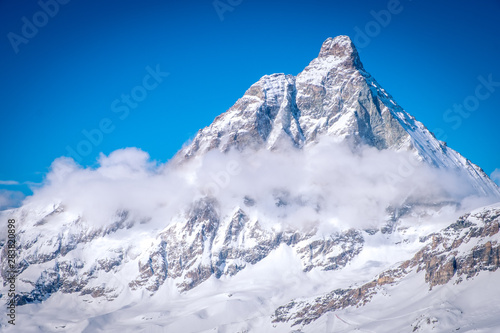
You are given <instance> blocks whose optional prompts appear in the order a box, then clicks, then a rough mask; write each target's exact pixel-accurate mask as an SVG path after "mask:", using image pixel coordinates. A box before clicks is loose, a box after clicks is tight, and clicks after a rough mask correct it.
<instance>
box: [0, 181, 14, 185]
mask: <svg viewBox="0 0 500 333" xmlns="http://www.w3.org/2000/svg"><path fill="white" fill-rule="evenodd" d="M0 185H19V182H18V181H15V180H0Z"/></svg>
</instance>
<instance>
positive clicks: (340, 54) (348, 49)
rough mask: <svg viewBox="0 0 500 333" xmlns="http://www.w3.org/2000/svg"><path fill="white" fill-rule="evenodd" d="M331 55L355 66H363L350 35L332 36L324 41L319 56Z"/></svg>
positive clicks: (328, 56) (327, 56)
mask: <svg viewBox="0 0 500 333" xmlns="http://www.w3.org/2000/svg"><path fill="white" fill-rule="evenodd" d="M330 57H333V58H335V59H336V60H338V61H344V62H347V64H348V65H351V66H353V67H362V65H361V61H360V59H359V55H358V51H357V50H356V47H355V46H354V44H353V43H352V41H351V39H350V38H349V36H337V37H335V38H331V37H330V38H328V39H327V40H325V41H324V42H323V45H321V50H320V52H319V55H318V58H330Z"/></svg>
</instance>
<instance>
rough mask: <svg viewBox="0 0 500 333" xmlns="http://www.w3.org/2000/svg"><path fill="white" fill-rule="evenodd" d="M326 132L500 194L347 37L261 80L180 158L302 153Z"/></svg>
mask: <svg viewBox="0 0 500 333" xmlns="http://www.w3.org/2000/svg"><path fill="white" fill-rule="evenodd" d="M323 135H325V136H331V137H334V138H336V139H338V140H347V141H349V142H353V143H354V144H366V145H369V146H373V147H376V148H377V149H392V150H409V151H412V152H414V153H415V154H416V155H417V156H418V158H419V159H420V160H422V161H424V162H426V163H428V164H430V165H432V166H435V167H438V168H445V169H449V170H455V171H457V170H458V171H459V172H462V173H463V174H464V175H465V176H466V178H467V179H468V180H469V182H470V183H471V185H472V186H473V187H474V188H475V189H476V190H477V191H478V193H481V194H483V195H496V196H498V197H500V190H499V189H498V186H496V184H495V183H493V182H492V181H491V180H490V179H489V178H488V176H487V175H486V174H485V173H484V172H483V170H482V169H481V168H479V167H478V166H477V165H474V164H472V163H471V162H470V161H469V160H467V159H465V158H464V157H463V156H461V155H460V154H459V153H457V152H456V151H454V150H453V149H450V148H448V147H447V146H446V144H445V143H442V142H440V141H438V140H437V139H436V138H435V137H434V135H433V134H432V133H430V132H429V131H428V130H427V128H425V126H424V125H423V124H422V123H420V122H419V121H417V120H416V119H415V118H414V117H413V116H411V115H410V114H408V113H407V112H406V111H405V110H404V109H403V108H402V107H401V106H399V105H398V104H397V103H396V102H395V101H394V98H393V97H392V96H391V95H390V94H388V93H387V92H386V91H385V90H384V88H382V87H381V86H380V85H379V84H378V83H377V81H376V80H375V79H374V78H373V77H372V76H371V75H370V74H369V73H368V72H367V71H365V69H364V67H363V65H362V63H361V60H360V59H359V55H358V52H357V50H356V48H355V46H354V45H353V43H352V42H351V40H350V39H349V37H347V36H338V37H336V38H329V39H327V40H326V41H325V42H324V43H323V45H322V47H321V50H320V53H319V56H318V57H317V58H316V59H314V60H313V61H311V63H310V64H309V65H308V66H307V67H306V68H305V69H304V70H303V71H302V72H301V73H299V74H298V75H297V77H293V76H292V75H285V74H273V75H266V76H264V77H262V78H261V79H260V80H259V81H258V82H257V83H255V84H254V85H252V86H251V87H250V89H248V90H247V91H246V92H245V94H244V95H243V97H242V98H240V99H239V100H238V101H237V102H236V103H235V104H234V105H233V106H232V107H231V108H230V109H229V110H228V111H227V112H225V113H223V114H221V115H220V116H218V117H217V118H215V120H214V121H213V123H212V124H211V125H210V126H208V127H206V128H204V129H202V130H200V131H199V132H198V134H197V135H196V137H195V138H194V140H193V142H192V143H191V144H190V145H189V146H187V147H186V148H184V149H182V150H181V151H180V152H179V153H178V155H177V157H176V158H177V159H178V160H181V161H183V160H185V159H190V158H193V157H194V156H197V155H200V154H204V153H206V152H207V151H210V150H212V149H219V150H221V151H223V152H226V151H228V150H230V149H236V150H239V151H241V150H245V149H253V150H257V149H263V148H267V149H276V148H278V147H282V146H283V145H285V146H286V145H292V146H294V147H298V148H300V147H304V146H305V145H307V144H311V143H314V142H317V140H318V139H319V137H321V136H323Z"/></svg>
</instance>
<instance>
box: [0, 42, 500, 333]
mask: <svg viewBox="0 0 500 333" xmlns="http://www.w3.org/2000/svg"><path fill="white" fill-rule="evenodd" d="M387 70H390V68H389V69H387ZM0 215H1V217H2V218H3V219H5V220H7V219H15V221H16V223H17V224H16V227H17V229H16V232H17V234H16V235H17V236H16V237H17V239H16V250H17V263H16V265H17V266H16V268H17V272H18V273H17V275H16V281H17V282H16V283H17V287H16V288H17V291H16V292H17V294H16V297H15V302H16V306H17V316H18V321H19V322H20V323H22V325H23V326H22V327H23V329H22V331H23V332H40V331H43V332H100V331H102V332H120V333H122V332H124V331H126V332H150V331H159V332H259V333H260V332H276V333H281V332H283V333H284V332H431V331H432V332H434V331H435V332H452V331H453V332H455V331H460V332H492V331H494V330H495V329H499V327H500V320H499V319H498V312H499V311H500V304H499V303H498V302H496V301H495V300H496V299H498V298H499V297H500V292H499V289H498V288H497V287H496V286H498V283H500V273H499V272H497V270H498V268H499V266H500V259H499V258H500V257H499V253H500V245H499V243H500V233H499V225H500V190H499V188H498V186H497V185H496V184H495V183H494V182H493V181H491V180H490V179H489V178H488V176H487V175H486V174H485V173H484V172H483V171H482V169H481V168H480V167H479V166H477V165H475V164H473V163H472V162H471V161H469V160H468V159H466V158H465V157H463V156H462V155H460V154H459V153H458V152H456V151H455V150H453V149H452V148H450V147H448V146H447V145H446V144H445V143H443V142H441V141H439V140H437V139H436V138H435V137H434V135H433V134H432V133H431V132H430V131H429V130H428V129H427V128H426V127H425V126H424V125H423V124H422V123H421V122H419V121H417V120H416V119H415V118H414V117H413V116H412V115H410V113H408V112H407V111H406V110H405V109H403V108H402V107H401V106H400V105H399V104H397V102H396V100H395V98H393V97H392V96H391V95H390V94H389V93H388V92H387V91H385V90H384V89H383V88H382V87H381V86H380V85H379V84H378V82H377V81H376V80H375V79H374V78H373V77H372V76H371V75H370V74H369V73H368V72H367V70H366V69H365V68H364V66H363V64H362V62H361V60H360V57H359V54H358V51H357V50H356V47H355V46H354V44H353V43H352V41H351V39H350V38H349V37H348V36H338V37H335V38H328V39H327V40H326V41H325V42H324V43H323V45H322V46H321V49H320V51H319V55H318V57H317V58H315V59H313V60H312V61H311V62H310V63H309V65H308V66H307V67H306V68H304V70H303V71H302V72H300V73H299V74H298V75H297V76H293V75H288V74H271V75H265V76H263V77H262V78H260V79H259V80H258V81H257V82H256V83H255V84H253V85H252V86H251V87H250V88H249V89H248V90H247V91H246V92H245V93H244V94H243V96H242V97H241V98H240V99H238V100H237V101H236V102H235V104H234V105H233V106H232V107H231V108H230V109H229V110H227V111H226V112H224V113H222V114H220V115H219V116H217V117H216V118H215V119H214V121H213V122H212V123H211V124H210V125H208V126H207V127H205V128H203V129H201V130H199V131H198V133H197V134H196V136H195V137H194V138H193V140H191V141H190V142H188V143H186V145H185V146H184V147H182V148H181V149H180V150H179V152H178V153H177V154H176V155H175V156H174V157H173V158H172V159H171V161H169V162H168V163H166V164H161V165H158V164H157V163H155V162H153V161H150V159H149V155H148V154H147V153H145V152H143V151H141V150H139V149H136V148H126V149H121V150H117V151H115V152H113V153H111V154H109V155H108V156H105V155H103V154H101V156H100V158H99V161H98V164H97V166H95V167H89V168H83V167H81V166H79V165H77V164H76V163H75V162H74V161H73V160H71V159H68V158H59V159H57V160H55V161H54V162H53V165H52V167H51V171H50V173H49V174H48V175H47V177H46V181H45V182H44V185H43V186H42V187H41V188H39V189H38V190H36V191H35V193H34V195H33V196H31V197H29V198H27V199H26V200H25V201H24V203H23V205H22V206H21V207H19V208H16V209H10V210H6V211H2V212H0ZM7 244H8V243H7V234H6V233H3V234H0V247H2V252H1V253H2V257H1V260H2V275H1V280H2V286H3V287H2V288H3V289H2V290H1V292H0V298H1V299H2V300H6V299H7V295H8V288H9V282H8V281H9V276H8V274H7V273H6V272H7V271H8V269H7V268H8V265H9V258H8V245H7ZM472 299H474V300H475V301H474V302H471V300H472ZM0 325H1V331H2V332H3V331H5V332H14V328H12V327H10V326H9V325H8V324H7V318H6V317H4V318H2V319H0Z"/></svg>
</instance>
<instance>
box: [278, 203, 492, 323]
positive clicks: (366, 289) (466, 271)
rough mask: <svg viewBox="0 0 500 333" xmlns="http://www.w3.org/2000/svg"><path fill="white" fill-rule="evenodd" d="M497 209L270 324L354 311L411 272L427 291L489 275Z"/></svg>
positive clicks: (294, 304) (288, 309)
mask: <svg viewBox="0 0 500 333" xmlns="http://www.w3.org/2000/svg"><path fill="white" fill-rule="evenodd" d="M499 226H500V208H498V207H497V208H490V209H485V210H482V211H479V212H476V213H474V214H466V215H464V216H462V217H460V218H459V219H458V220H457V222H455V223H453V224H451V225H450V226H449V227H447V228H445V229H444V230H442V231H441V232H439V233H436V234H433V235H431V236H430V237H429V239H428V243H429V244H427V245H426V246H425V247H423V248H422V249H421V250H420V251H418V252H417V253H416V254H415V256H414V257H413V258H412V259H410V260H407V261H405V262H403V263H402V264H401V265H399V266H398V267H396V268H394V269H390V270H387V271H384V272H382V273H380V274H379V275H378V277H377V278H376V279H374V280H372V281H370V282H368V283H365V284H363V285H362V286H360V287H359V288H350V289H337V290H334V291H332V292H330V293H328V294H326V295H323V296H320V297H317V298H315V299H309V300H294V301H291V302H290V303H288V304H286V305H283V306H281V307H279V308H278V309H276V311H275V313H274V316H273V321H274V322H290V323H291V324H292V326H294V325H307V324H310V323H311V322H313V321H315V320H317V319H318V318H319V317H321V316H322V315H324V314H325V313H327V312H329V311H335V310H340V309H344V308H346V307H349V306H352V307H359V306H363V305H365V304H366V303H368V302H370V300H371V299H372V297H374V296H375V295H376V294H377V292H378V290H380V287H381V286H384V285H386V284H398V283H400V282H401V280H402V279H404V278H406V277H408V276H409V275H410V274H412V273H414V274H415V273H419V272H420V271H424V272H425V273H424V274H423V277H424V279H425V282H426V283H427V284H428V285H429V289H431V290H432V288H433V287H435V286H437V285H442V284H447V283H449V282H450V281H451V280H452V279H453V278H455V283H461V282H462V281H463V280H464V279H471V278H473V277H475V276H477V275H479V274H480V273H481V272H484V271H489V272H494V271H496V270H497V269H498V268H499V267H500V257H499V253H500V244H499V240H500V234H499V233H498V231H499Z"/></svg>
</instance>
